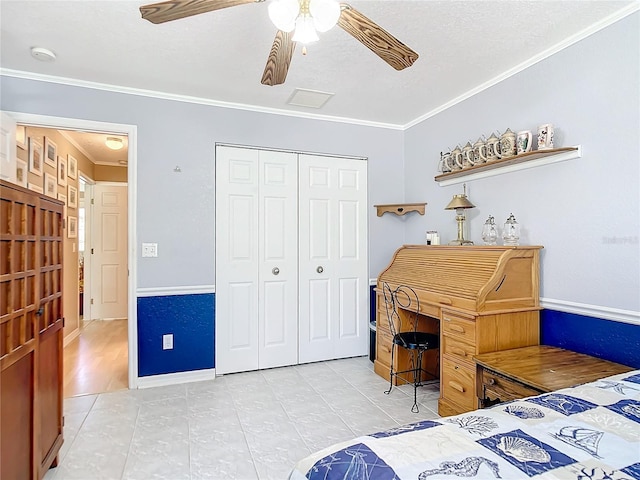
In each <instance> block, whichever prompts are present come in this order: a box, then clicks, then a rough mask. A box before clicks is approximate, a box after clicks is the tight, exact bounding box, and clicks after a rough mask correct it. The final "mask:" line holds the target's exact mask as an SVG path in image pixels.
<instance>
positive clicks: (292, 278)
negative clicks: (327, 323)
mask: <svg viewBox="0 0 640 480" xmlns="http://www.w3.org/2000/svg"><path fill="white" fill-rule="evenodd" d="M258 155H259V165H260V169H259V170H260V175H259V184H260V186H259V198H260V201H259V202H258V239H259V240H258V256H259V264H258V285H259V290H258V339H259V344H260V347H259V351H258V367H259V368H271V367H280V366H283V365H295V364H296V363H298V202H297V196H298V168H297V155H296V154H294V153H286V152H273V151H260V152H259V154H258Z"/></svg>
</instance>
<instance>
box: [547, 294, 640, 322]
mask: <svg viewBox="0 0 640 480" xmlns="http://www.w3.org/2000/svg"><path fill="white" fill-rule="evenodd" d="M540 305H542V306H543V307H544V308H546V309H549V310H556V311H558V312H566V313H575V314H577V315H584V316H586V317H595V318H603V319H605V320H614V321H616V322H624V323H631V324H633V325H640V312H635V311H633V310H622V309H620V308H611V307H602V306H600V305H588V304H586V303H577V302H568V301H566V300H555V299H553V298H541V299H540Z"/></svg>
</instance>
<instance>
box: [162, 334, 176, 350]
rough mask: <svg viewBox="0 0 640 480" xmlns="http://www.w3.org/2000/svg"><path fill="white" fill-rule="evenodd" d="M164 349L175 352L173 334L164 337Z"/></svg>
mask: <svg viewBox="0 0 640 480" xmlns="http://www.w3.org/2000/svg"><path fill="white" fill-rule="evenodd" d="M162 349H163V350H173V333H167V334H166V335H162Z"/></svg>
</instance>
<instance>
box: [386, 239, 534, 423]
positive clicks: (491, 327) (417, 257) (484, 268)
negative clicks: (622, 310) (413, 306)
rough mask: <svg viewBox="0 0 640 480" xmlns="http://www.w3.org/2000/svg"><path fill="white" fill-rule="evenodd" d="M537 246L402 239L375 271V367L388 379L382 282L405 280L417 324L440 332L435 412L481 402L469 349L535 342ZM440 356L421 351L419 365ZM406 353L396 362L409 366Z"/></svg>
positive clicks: (489, 349)
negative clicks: (417, 302) (403, 242)
mask: <svg viewBox="0 0 640 480" xmlns="http://www.w3.org/2000/svg"><path fill="white" fill-rule="evenodd" d="M540 248H542V247H537V246H533V247H524V246H523V247H506V246H446V245H439V246H426V245H405V246H404V247H402V248H400V249H399V250H398V251H396V253H395V255H394V257H393V259H392V261H391V263H390V265H389V266H388V267H387V268H386V269H385V270H384V271H383V272H382V273H381V274H380V276H379V277H378V288H377V290H378V292H379V293H378V294H377V295H378V297H377V303H378V307H377V322H376V326H377V336H376V361H375V362H374V370H375V371H376V373H378V374H379V375H381V376H383V377H385V378H387V379H388V378H389V368H390V359H391V355H390V352H391V335H390V333H389V329H388V326H387V324H388V321H387V317H386V310H385V307H384V299H383V298H382V296H381V293H380V292H381V291H382V284H383V283H384V282H387V283H389V284H390V285H391V288H395V287H396V286H397V285H408V286H410V287H412V288H413V289H414V290H415V291H416V293H417V294H418V297H419V299H420V313H421V315H420V318H421V329H422V330H423V331H429V332H433V331H436V332H437V331H438V330H439V332H440V358H439V360H440V362H439V366H440V399H439V401H438V413H439V414H440V415H453V414H458V413H463V412H466V411H470V410H474V409H476V408H478V397H477V395H476V365H475V362H474V356H475V355H478V354H481V353H485V352H495V351H500V350H506V349H511V348H517V347H523V346H529V345H537V344H538V343H539V339H540V326H539V310H540V306H539V251H540ZM434 329H435V330H434ZM437 360H438V359H437V358H435V359H434V358H433V357H432V358H430V359H426V360H425V365H423V366H424V368H425V369H426V370H428V371H431V370H433V368H434V365H438V361H437ZM406 361H407V360H406V359H404V358H403V357H401V356H398V357H396V359H395V365H394V370H402V369H406V368H407V365H406V363H405V362H406Z"/></svg>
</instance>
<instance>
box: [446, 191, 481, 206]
mask: <svg viewBox="0 0 640 480" xmlns="http://www.w3.org/2000/svg"><path fill="white" fill-rule="evenodd" d="M458 208H475V205H474V204H473V203H471V202H470V201H469V199H468V198H467V196H466V195H465V194H464V193H460V194H458V195H454V196H453V198H452V199H451V201H450V202H449V205H447V206H446V207H444V209H445V210H456V209H458Z"/></svg>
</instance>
